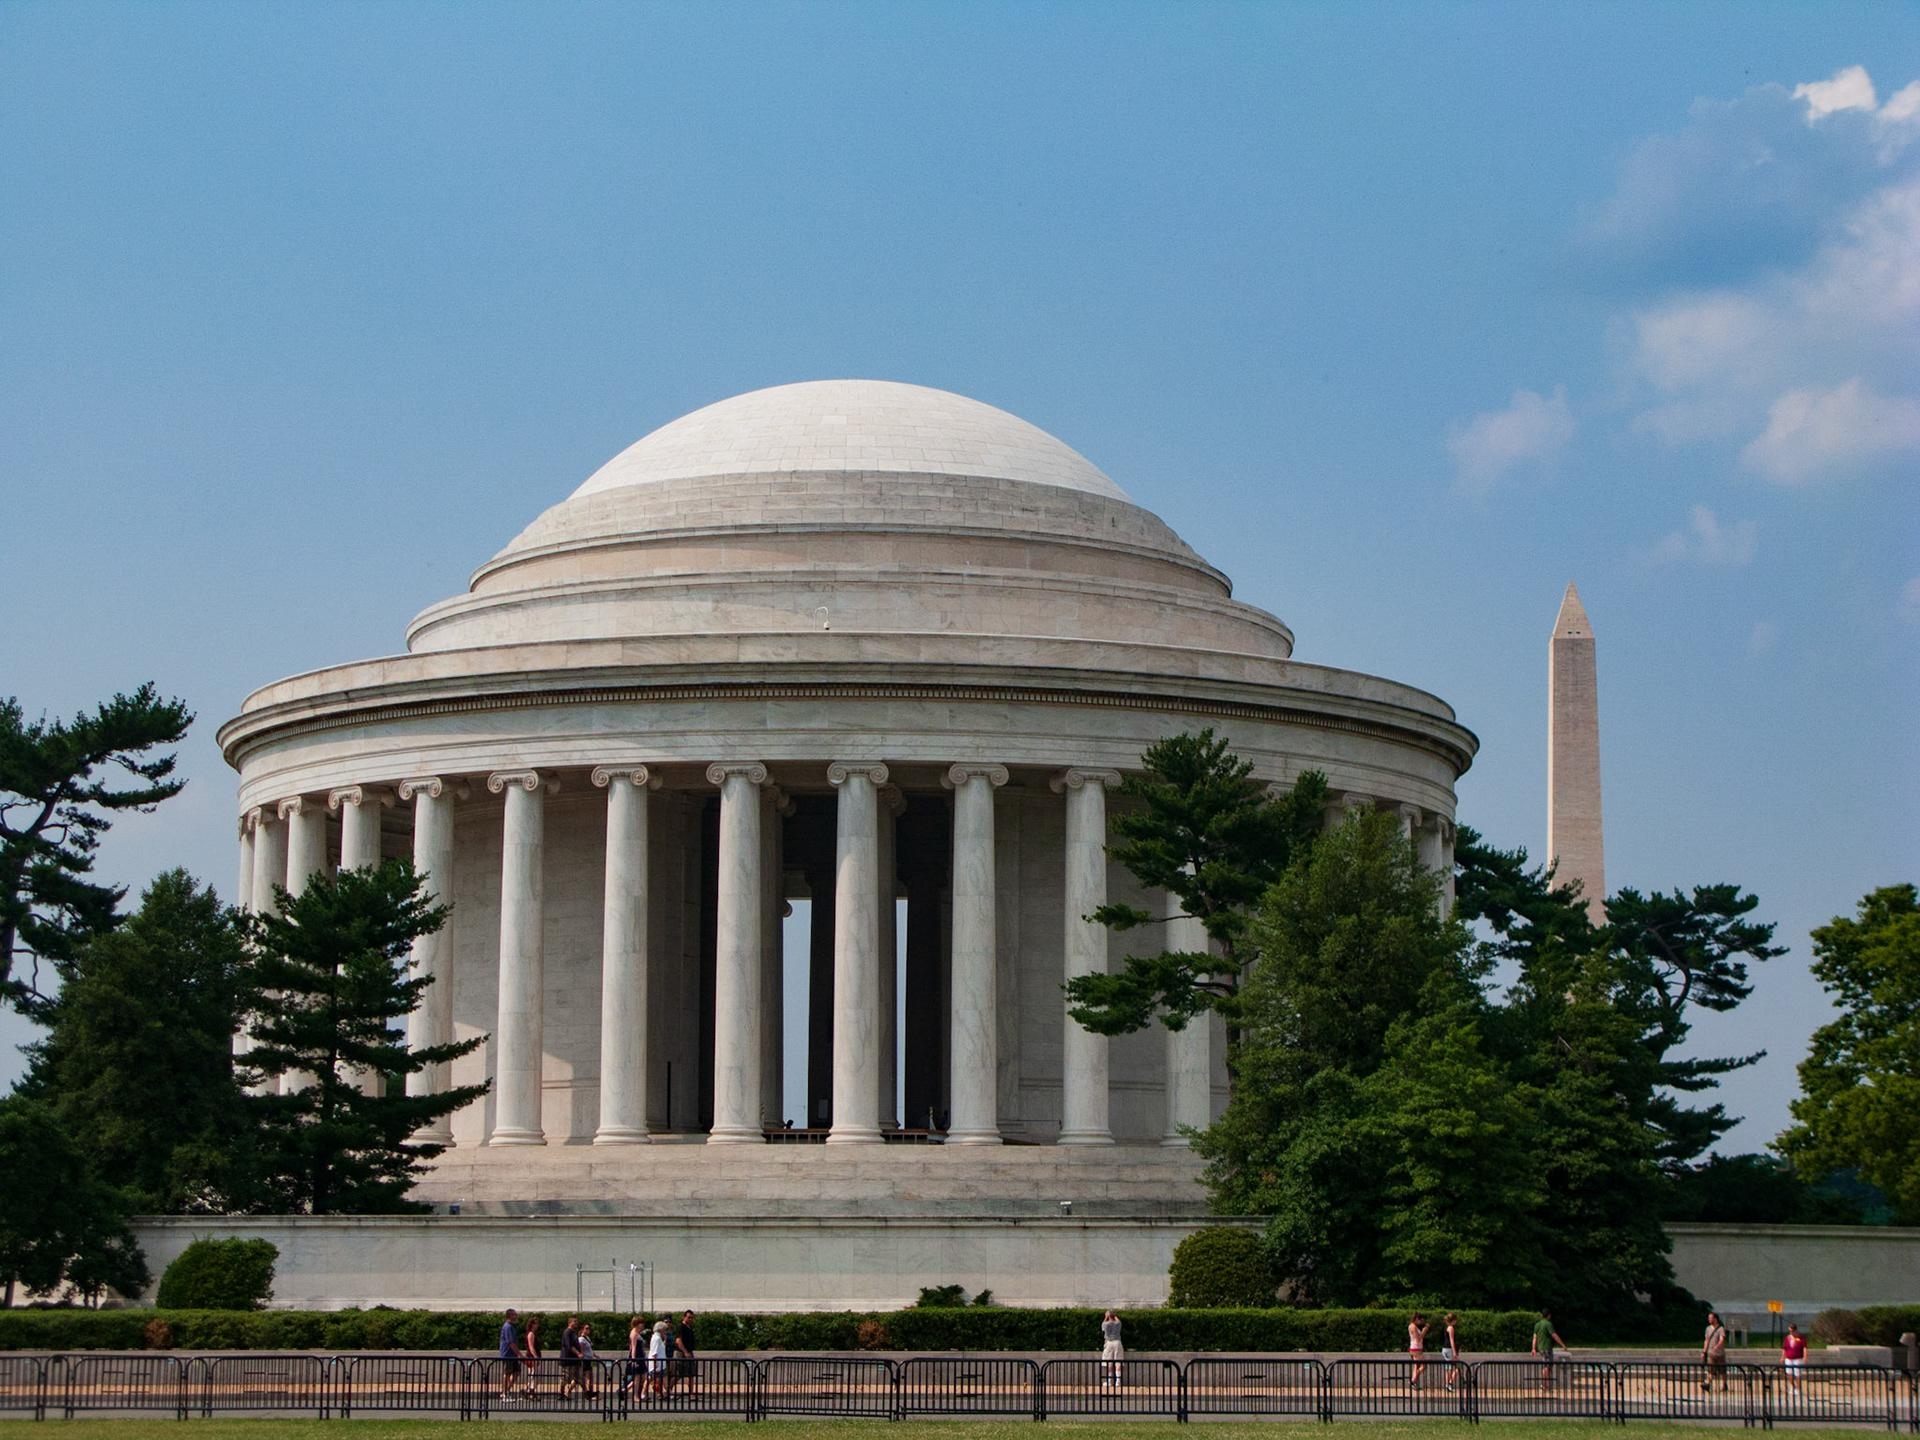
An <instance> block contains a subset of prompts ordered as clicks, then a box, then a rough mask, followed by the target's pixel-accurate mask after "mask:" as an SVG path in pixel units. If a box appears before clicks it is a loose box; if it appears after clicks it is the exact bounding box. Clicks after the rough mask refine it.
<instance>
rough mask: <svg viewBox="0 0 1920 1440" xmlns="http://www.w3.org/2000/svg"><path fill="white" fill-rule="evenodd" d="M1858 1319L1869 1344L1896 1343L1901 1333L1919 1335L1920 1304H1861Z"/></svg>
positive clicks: (1898, 1341)
mask: <svg viewBox="0 0 1920 1440" xmlns="http://www.w3.org/2000/svg"><path fill="white" fill-rule="evenodd" d="M1860 1319H1861V1322H1862V1323H1863V1324H1864V1325H1865V1326H1866V1331H1867V1343H1868V1344H1869V1345H1898V1344H1899V1343H1900V1337H1901V1336H1902V1335H1907V1334H1913V1335H1920V1305H1863V1306H1861V1307H1860Z"/></svg>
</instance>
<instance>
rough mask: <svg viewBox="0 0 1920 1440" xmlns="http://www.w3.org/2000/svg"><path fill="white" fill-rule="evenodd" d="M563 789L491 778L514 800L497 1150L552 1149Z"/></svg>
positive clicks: (509, 822)
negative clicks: (549, 1003) (556, 835)
mask: <svg viewBox="0 0 1920 1440" xmlns="http://www.w3.org/2000/svg"><path fill="white" fill-rule="evenodd" d="M557 788H558V787H557V786H556V785H555V784H554V782H553V781H552V780H550V779H548V778H547V777H546V776H544V775H542V774H541V773H540V772H539V771H538V770H500V771H496V772H495V773H493V774H492V775H489V776H488V777H487V789H489V790H491V791H492V792H493V793H494V794H496V795H500V794H504V795H505V796H506V797H507V800H506V815H505V817H504V819H503V821H502V823H501V836H500V990H499V1005H498V1019H497V1020H496V1021H495V1024H494V1030H493V1037H494V1038H493V1055H494V1061H493V1083H494V1103H493V1134H492V1135H491V1136H489V1137H488V1139H487V1143H488V1144H489V1145H544V1144H546V1143H547V1136H546V1131H545V1130H544V1129H543V1128H542V1125H541V1117H540V1085H541V1081H542V1079H543V1059H544V1038H545V1037H544V1034H543V1032H542V1027H541V1019H542V1002H543V1000H544V996H543V994H542V989H543V987H544V986H545V984H546V973H545V970H546V965H545V960H546V953H545V949H544V945H545V936H544V933H543V932H544V930H545V926H546V859H547V854H546V851H547V845H546V792H548V791H550V790H555V789H557Z"/></svg>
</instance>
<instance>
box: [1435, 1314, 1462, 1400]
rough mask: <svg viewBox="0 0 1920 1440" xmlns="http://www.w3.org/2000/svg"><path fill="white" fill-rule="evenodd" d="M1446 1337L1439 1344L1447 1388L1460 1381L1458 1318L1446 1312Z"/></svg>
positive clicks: (1451, 1387)
mask: <svg viewBox="0 0 1920 1440" xmlns="http://www.w3.org/2000/svg"><path fill="white" fill-rule="evenodd" d="M1446 1326H1447V1328H1446V1339H1445V1340H1443V1341H1442V1342H1441V1344H1440V1358H1441V1359H1442V1360H1444V1361H1446V1362H1447V1389H1449V1390H1451V1389H1453V1387H1454V1386H1455V1385H1457V1384H1459V1383H1460V1320H1459V1317H1457V1316H1456V1315H1455V1314H1454V1313H1453V1312H1452V1311H1451V1310H1449V1311H1448V1312H1447V1319H1446Z"/></svg>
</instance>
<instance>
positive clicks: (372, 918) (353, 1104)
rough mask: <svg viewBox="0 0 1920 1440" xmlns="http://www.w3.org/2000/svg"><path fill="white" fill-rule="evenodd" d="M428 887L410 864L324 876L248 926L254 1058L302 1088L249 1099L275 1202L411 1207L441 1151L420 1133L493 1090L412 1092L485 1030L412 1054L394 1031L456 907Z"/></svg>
mask: <svg viewBox="0 0 1920 1440" xmlns="http://www.w3.org/2000/svg"><path fill="white" fill-rule="evenodd" d="M421 885H422V882H421V879H420V877H419V876H418V875H417V874H416V873H415V872H414V870H413V867H412V866H411V865H409V864H407V863H406V862H405V861H403V860H388V861H386V862H384V863H383V864H381V865H379V866H376V867H372V868H369V869H365V870H348V871H343V872H341V873H340V874H339V875H337V876H315V877H313V878H312V879H311V880H309V881H308V882H307V886H306V889H305V890H303V891H302V892H301V893H300V895H299V896H297V897H295V896H291V895H289V894H288V893H287V892H286V891H284V890H276V892H275V893H276V896H277V898H278V902H279V913H278V914H258V915H251V916H248V917H247V918H246V920H245V922H244V924H245V926H246V929H247V934H248V937H249V939H250V941H251V942H252V946H253V951H254V958H253V962H252V966H251V970H252V977H251V982H252V990H253V992H254V994H255V995H256V996H257V997H258V998H257V1000H256V1010H255V1014H254V1018H253V1021H252V1024H251V1028H250V1034H251V1036H252V1040H253V1049H252V1051H251V1052H250V1053H249V1055H248V1056H247V1063H248V1065H249V1067H250V1068H251V1069H252V1071H253V1072H254V1073H255V1074H257V1075H258V1076H259V1077H260V1078H262V1079H264V1080H268V1081H276V1082H277V1081H279V1080H280V1079H281V1078H282V1077H284V1076H293V1077H295V1085H296V1087H297V1088H292V1089H291V1090H290V1091H289V1093H286V1094H278V1093H267V1094H260V1095H251V1096H249V1097H248V1099H247V1105H248V1108H249V1109H250V1110H251V1111H252V1112H253V1116H254V1120H255V1124H256V1126H257V1127H258V1133H259V1141H260V1145H261V1152H262V1155H261V1173H262V1183H263V1184H264V1186H265V1187H266V1190H267V1194H268V1197H269V1200H268V1203H269V1204H271V1205H272V1206H273V1207H274V1208H276V1209H280V1210H284V1211H290V1212H293V1213H298V1214H313V1215H325V1214H378V1213H387V1212H394V1211H399V1210H404V1209H406V1208H408V1206H407V1203H406V1199H405V1197H406V1192H407V1189H408V1187H409V1186H410V1185H411V1184H412V1183H413V1181H414V1180H415V1179H416V1178H418V1176H419V1174H420V1173H421V1171H422V1169H423V1168H424V1162H426V1161H428V1160H431V1159H432V1158H433V1157H434V1156H436V1155H438V1154H440V1152H441V1150H442V1149H443V1148H444V1147H443V1146H439V1145H428V1144H419V1143H415V1142H413V1141H412V1139H411V1137H412V1136H413V1135H414V1134H415V1133H416V1132H417V1131H419V1130H420V1129H421V1128H422V1127H424V1126H425V1125H426V1124H427V1123H428V1122H430V1121H432V1120H436V1119H438V1118H439V1117H441V1116H443V1115H447V1114H451V1113H452V1112H453V1111H455V1110H457V1109H459V1108H460V1107H461V1106H463V1105H466V1104H468V1103H469V1102H471V1101H473V1100H476V1099H478V1098H479V1097H480V1096H482V1095H484V1094H485V1093H486V1090H487V1087H486V1086H485V1085H484V1084H482V1085H468V1086H461V1087H457V1088H453V1089H449V1090H446V1091H444V1092H442V1093H441V1094H438V1095H408V1094H407V1093H406V1091H405V1085H404V1081H405V1077H406V1076H408V1075H411V1074H415V1073H417V1072H418V1071H421V1070H424V1069H425V1068H426V1067H427V1066H429V1065H435V1064H439V1063H442V1062H445V1061H450V1060H453V1059H456V1058H458V1057H459V1056H461V1055H465V1054H467V1053H469V1052H470V1051H472V1050H474V1049H475V1048H476V1047H477V1046H479V1045H480V1044H481V1043H482V1040H483V1039H484V1037H477V1038H474V1039H471V1040H465V1041H460V1042H457V1043H454V1044H448V1045H440V1046H432V1047H427V1048H424V1049H419V1050H413V1049H409V1048H408V1046H407V1044H406V1041H405V1038H404V1036H403V1035H401V1034H400V1033H399V1032H398V1031H397V1029H396V1026H397V1024H398V1023H399V1022H400V1021H402V1020H404V1018H405V1017H406V1016H407V1015H408V1014H409V1013H411V1011H412V1010H413V1008H414V1006H415V1005H416V1004H417V1003H418V1002H419V998H420V995H421V992H422V991H424V990H425V989H426V987H427V986H428V985H429V984H431V983H432V979H431V977H430V976H426V975H410V974H409V973H408V972H407V970H406V968H405V965H404V957H405V956H406V954H407V951H408V950H409V949H410V948H411V946H412V944H413V942H414V940H415V939H416V938H418V937H419V936H421V935H426V934H431V933H432V932H433V931H435V930H437V929H439V927H440V926H441V925H442V924H444V923H445V922H446V918H447V915H448V913H449V912H448V908H447V907H446V906H433V905H429V904H428V903H427V901H426V900H425V899H424V898H423V897H422V895H421ZM365 1076H379V1077H383V1078H384V1080H385V1085H384V1087H379V1086H376V1087H367V1086H365V1085H363V1083H362V1077H365ZM264 1088H266V1089H267V1090H269V1091H272V1090H274V1089H275V1088H276V1087H275V1086H273V1085H268V1086H266V1087H264ZM369 1088H373V1089H376V1090H379V1092H380V1093H368V1091H369Z"/></svg>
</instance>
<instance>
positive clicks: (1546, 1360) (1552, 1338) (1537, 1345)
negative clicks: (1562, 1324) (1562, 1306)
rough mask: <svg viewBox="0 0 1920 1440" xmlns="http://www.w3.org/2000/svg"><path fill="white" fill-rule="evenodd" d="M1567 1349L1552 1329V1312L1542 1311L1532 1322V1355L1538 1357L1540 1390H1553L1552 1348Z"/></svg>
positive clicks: (1564, 1342) (1556, 1332)
mask: <svg viewBox="0 0 1920 1440" xmlns="http://www.w3.org/2000/svg"><path fill="white" fill-rule="evenodd" d="M1555 1346H1558V1347H1559V1348H1560V1349H1562V1350H1565V1349H1566V1348H1567V1342H1566V1341H1564V1340H1562V1339H1561V1338H1560V1332H1559V1331H1558V1330H1555V1329H1554V1328H1553V1312H1552V1311H1551V1310H1542V1311H1541V1312H1540V1318H1539V1319H1538V1320H1536V1321H1534V1322H1533V1353H1534V1354H1536V1355H1538V1356H1539V1357H1540V1388H1541V1389H1542V1390H1551V1389H1552V1388H1553V1351H1554V1347H1555Z"/></svg>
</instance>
